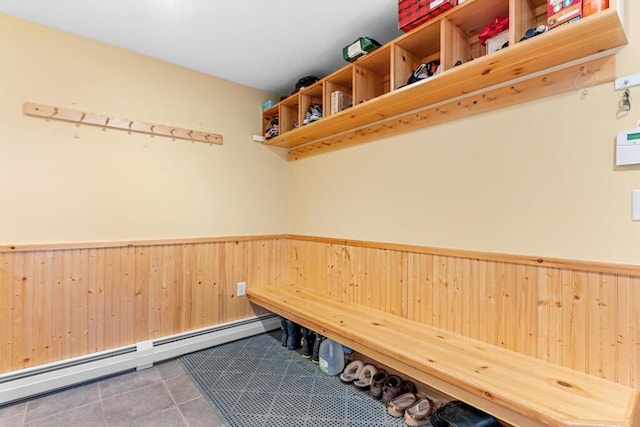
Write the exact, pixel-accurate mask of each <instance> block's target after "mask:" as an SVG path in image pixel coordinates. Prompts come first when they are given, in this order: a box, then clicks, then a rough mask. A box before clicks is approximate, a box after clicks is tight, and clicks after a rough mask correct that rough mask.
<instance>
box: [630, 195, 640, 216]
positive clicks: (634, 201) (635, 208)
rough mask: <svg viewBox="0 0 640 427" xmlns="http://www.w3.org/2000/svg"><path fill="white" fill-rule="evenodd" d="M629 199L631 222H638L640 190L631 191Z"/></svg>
mask: <svg viewBox="0 0 640 427" xmlns="http://www.w3.org/2000/svg"><path fill="white" fill-rule="evenodd" d="M632 194H633V196H632V197H631V206H632V207H631V221H640V190H633V191H632Z"/></svg>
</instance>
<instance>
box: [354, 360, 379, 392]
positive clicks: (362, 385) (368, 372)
mask: <svg viewBox="0 0 640 427" xmlns="http://www.w3.org/2000/svg"><path fill="white" fill-rule="evenodd" d="M377 373H378V370H377V369H376V367H375V366H373V365H364V367H363V368H362V371H361V372H360V375H359V376H358V378H356V380H355V381H354V382H353V385H354V386H355V387H356V388H358V389H360V390H369V387H371V382H372V381H373V377H374V376H375V375H376V374H377Z"/></svg>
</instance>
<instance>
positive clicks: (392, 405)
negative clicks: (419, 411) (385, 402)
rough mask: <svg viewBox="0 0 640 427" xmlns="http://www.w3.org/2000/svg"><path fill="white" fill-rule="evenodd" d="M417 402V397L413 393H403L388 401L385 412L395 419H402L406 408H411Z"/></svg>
mask: <svg viewBox="0 0 640 427" xmlns="http://www.w3.org/2000/svg"><path fill="white" fill-rule="evenodd" d="M417 400H418V396H416V395H415V394H413V393H404V394H401V395H400V396H398V397H396V398H394V399H391V401H389V407H388V408H387V412H389V415H391V416H392V417H396V418H402V417H404V412H405V411H406V410H407V408H409V407H411V406H413V405H414V404H415V403H416V401H417Z"/></svg>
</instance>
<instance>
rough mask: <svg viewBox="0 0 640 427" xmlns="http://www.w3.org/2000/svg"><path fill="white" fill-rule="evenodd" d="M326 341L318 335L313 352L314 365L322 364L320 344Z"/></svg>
mask: <svg viewBox="0 0 640 427" xmlns="http://www.w3.org/2000/svg"><path fill="white" fill-rule="evenodd" d="M322 341H324V337H323V336H322V335H320V334H316V338H315V341H314V343H313V351H312V352H311V361H312V362H313V363H320V344H322Z"/></svg>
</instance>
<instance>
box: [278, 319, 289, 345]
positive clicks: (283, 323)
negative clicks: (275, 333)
mask: <svg viewBox="0 0 640 427" xmlns="http://www.w3.org/2000/svg"><path fill="white" fill-rule="evenodd" d="M287 322H288V320H287V319H285V318H284V317H281V318H280V344H281V345H282V346H283V347H286V346H287V335H288V331H287Z"/></svg>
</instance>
